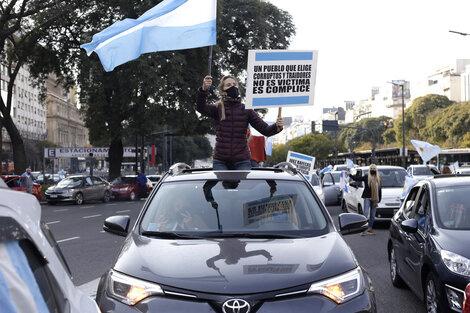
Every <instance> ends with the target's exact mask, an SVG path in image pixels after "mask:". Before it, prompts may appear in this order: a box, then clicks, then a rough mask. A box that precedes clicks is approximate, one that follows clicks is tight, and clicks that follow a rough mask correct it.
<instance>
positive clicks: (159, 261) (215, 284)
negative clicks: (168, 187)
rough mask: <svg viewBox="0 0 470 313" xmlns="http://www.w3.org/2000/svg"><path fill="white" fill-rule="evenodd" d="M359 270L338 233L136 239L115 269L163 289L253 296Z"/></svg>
mask: <svg viewBox="0 0 470 313" xmlns="http://www.w3.org/2000/svg"><path fill="white" fill-rule="evenodd" d="M356 266H357V264H356V261H355V258H354V256H353V254H352V252H351V250H350V248H349V247H348V246H347V245H346V243H345V242H344V240H343V238H342V237H341V236H340V235H339V234H338V233H337V232H331V233H328V234H326V235H324V236H320V237H313V238H299V239H237V238H224V239H222V238H221V239H207V240H205V239H195V240H164V239H156V238H148V237H143V236H139V235H138V234H135V233H133V234H131V235H130V236H128V237H127V239H126V241H125V243H124V245H123V248H122V249H121V252H120V255H119V256H118V258H117V261H116V263H115V265H114V269H115V270H117V271H119V272H121V273H125V274H127V275H130V276H134V277H137V278H141V279H144V280H148V281H153V282H156V283H159V284H161V285H167V286H172V287H176V288H182V289H186V290H195V291H198V292H207V293H224V294H247V293H258V292H266V291H272V290H280V289H284V288H289V287H294V286H298V285H302V284H308V283H311V282H314V281H318V280H322V279H325V278H328V277H332V276H335V275H338V274H341V273H344V272H346V271H349V270H351V269H354V268H355V267H356Z"/></svg>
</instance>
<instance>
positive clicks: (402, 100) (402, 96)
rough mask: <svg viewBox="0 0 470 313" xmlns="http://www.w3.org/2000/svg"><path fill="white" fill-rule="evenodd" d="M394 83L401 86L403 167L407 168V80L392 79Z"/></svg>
mask: <svg viewBox="0 0 470 313" xmlns="http://www.w3.org/2000/svg"><path fill="white" fill-rule="evenodd" d="M392 85H395V86H401V118H402V120H401V122H402V131H403V133H402V137H403V151H402V156H403V167H404V168H406V153H405V150H406V148H405V92H404V89H405V81H404V80H392Z"/></svg>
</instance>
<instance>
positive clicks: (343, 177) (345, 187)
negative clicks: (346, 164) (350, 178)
mask: <svg viewBox="0 0 470 313" xmlns="http://www.w3.org/2000/svg"><path fill="white" fill-rule="evenodd" d="M347 183H348V182H347V177H346V171H341V175H340V176H339V188H340V189H341V190H344V192H346V193H347V192H348V184H347Z"/></svg>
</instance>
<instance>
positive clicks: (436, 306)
mask: <svg viewBox="0 0 470 313" xmlns="http://www.w3.org/2000/svg"><path fill="white" fill-rule="evenodd" d="M438 290H439V282H438V280H437V279H436V277H435V275H434V274H433V273H429V274H428V276H427V277H426V284H425V285H424V303H425V305H426V312H428V313H439V312H441V309H442V304H441V301H440V298H441V297H440V295H439V292H438Z"/></svg>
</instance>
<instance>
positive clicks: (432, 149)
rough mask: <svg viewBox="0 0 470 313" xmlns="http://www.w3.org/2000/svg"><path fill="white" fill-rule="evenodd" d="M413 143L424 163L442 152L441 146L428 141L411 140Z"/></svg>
mask: <svg viewBox="0 0 470 313" xmlns="http://www.w3.org/2000/svg"><path fill="white" fill-rule="evenodd" d="M411 143H412V144H413V146H414V147H415V149H416V151H418V153H419V155H420V156H421V159H422V160H423V163H424V164H426V163H427V162H428V161H429V160H431V159H432V158H433V157H435V156H436V155H438V154H439V153H441V148H440V147H439V146H436V145H432V144H430V143H428V142H425V141H419V140H411Z"/></svg>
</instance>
